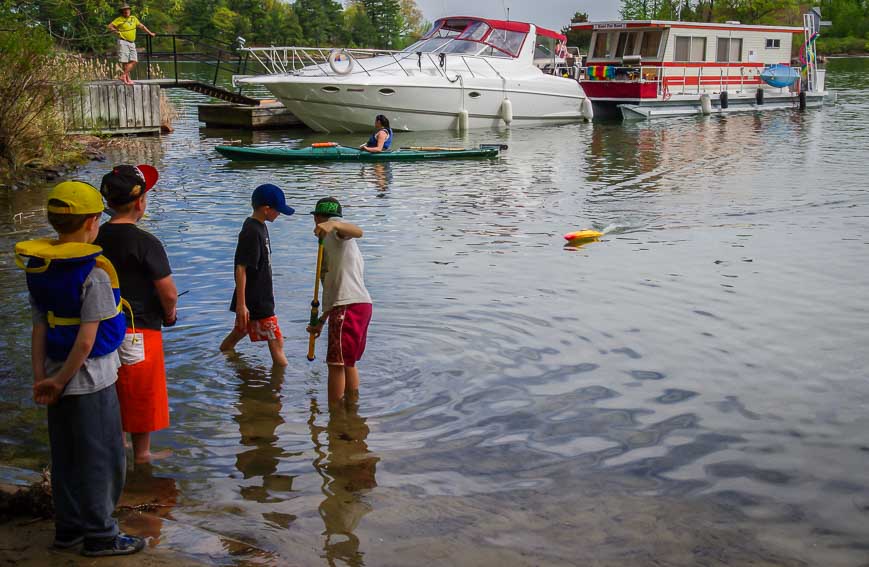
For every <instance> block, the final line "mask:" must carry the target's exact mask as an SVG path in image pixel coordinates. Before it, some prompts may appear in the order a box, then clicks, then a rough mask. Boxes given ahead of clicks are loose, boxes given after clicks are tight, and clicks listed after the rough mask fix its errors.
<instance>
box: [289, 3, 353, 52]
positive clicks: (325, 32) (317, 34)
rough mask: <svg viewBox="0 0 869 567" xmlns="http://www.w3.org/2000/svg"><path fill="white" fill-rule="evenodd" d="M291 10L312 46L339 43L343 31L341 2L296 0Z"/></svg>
mask: <svg viewBox="0 0 869 567" xmlns="http://www.w3.org/2000/svg"><path fill="white" fill-rule="evenodd" d="M293 11H294V12H295V13H296V16H297V17H298V19H299V25H300V26H301V27H302V33H303V35H304V37H305V40H306V41H307V42H308V43H310V44H312V45H314V46H318V45H329V44H333V45H334V44H337V43H340V40H341V39H342V36H343V31H344V30H343V26H342V25H341V24H342V21H343V15H344V14H343V10H342V7H341V4H339V3H338V2H335V1H334V0H296V3H295V4H293Z"/></svg>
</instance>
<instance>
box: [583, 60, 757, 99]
mask: <svg viewBox="0 0 869 567" xmlns="http://www.w3.org/2000/svg"><path fill="white" fill-rule="evenodd" d="M737 69H738V70H739V74H738V75H737V74H736V73H734V71H736V70H737ZM760 70H761V68H760V67H757V66H745V65H740V66H738V67H737V66H736V65H733V66H730V67H721V68H719V69H718V77H715V75H714V73H709V72H708V70H706V71H704V67H702V66H701V67H696V68H689V67H681V69H673V68H670V67H663V66H632V67H620V66H614V65H597V66H596V65H590V66H587V67H585V68H584V69H583V71H584V73H583V75H584V78H583V79H582V80H586V81H594V82H620V83H640V84H655V88H656V91H657V94H658V96H663V97H664V98H668V97H669V96H671V95H674V94H680V95H685V94H701V93H703V92H704V91H706V90H708V89H709V88H710V87H715V86H717V87H718V92H722V91H724V90H728V89H729V88H730V87H732V86H738V90H737V91H736V92H739V93H742V92H744V91H745V89H746V87H747V86H750V87H752V88H754V87H756V86H759V85H760V84H761V80H760ZM731 73H733V74H731ZM737 81H738V82H737Z"/></svg>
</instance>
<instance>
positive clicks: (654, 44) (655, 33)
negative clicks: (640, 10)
mask: <svg viewBox="0 0 869 567" xmlns="http://www.w3.org/2000/svg"><path fill="white" fill-rule="evenodd" d="M663 37H664V32H662V31H659V30H646V31H644V32H643V39H642V40H641V43H640V55H642V57H643V59H657V58H658V52H659V51H660V48H661V38H663Z"/></svg>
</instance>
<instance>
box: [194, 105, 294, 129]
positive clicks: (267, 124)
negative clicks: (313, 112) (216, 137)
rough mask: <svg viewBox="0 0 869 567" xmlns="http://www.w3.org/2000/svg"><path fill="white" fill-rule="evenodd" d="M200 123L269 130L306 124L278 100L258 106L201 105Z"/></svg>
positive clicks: (212, 126)
mask: <svg viewBox="0 0 869 567" xmlns="http://www.w3.org/2000/svg"><path fill="white" fill-rule="evenodd" d="M197 108H198V113H199V121H200V122H205V126H206V127H208V128H234V129H240V130H267V129H275V128H302V127H304V124H302V121H301V120H299V119H298V118H296V116H295V115H294V114H293V113H292V112H290V111H289V110H287V109H286V108H285V107H284V105H283V104H281V103H280V102H278V101H276V100H263V101H261V102H260V103H259V104H258V105H255V106H253V105H241V104H228V103H218V104H200V105H198V107H197Z"/></svg>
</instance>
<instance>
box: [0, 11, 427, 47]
mask: <svg viewBox="0 0 869 567" xmlns="http://www.w3.org/2000/svg"><path fill="white" fill-rule="evenodd" d="M118 1H119V0H50V1H46V2H32V1H26V0H0V28H19V27H22V26H26V27H37V26H38V27H40V28H42V29H43V30H45V31H48V32H49V33H50V34H51V35H52V36H53V37H54V38H55V40H56V41H58V42H60V44H61V45H62V46H63V47H64V48H67V49H72V50H76V51H98V52H106V51H110V50H111V49H112V48H113V46H114V42H115V37H114V36H113V35H112V34H110V33H108V32H107V30H106V25H107V24H108V23H109V22H110V21H111V20H112V19H114V18H115V17H117V6H118ZM130 3H131V5H132V7H133V14H134V15H136V16H137V17H138V18H139V19H140V20H141V21H142V22H143V23H144V24H145V25H147V26H148V27H149V28H150V29H151V30H153V31H154V32H156V33H157V34H171V33H189V34H194V35H200V36H203V37H205V38H209V39H215V40H220V41H223V42H233V41H234V40H235V39H236V38H237V37H239V36H242V37H244V38H245V40H247V43H248V45H324V46H329V45H344V44H348V43H349V44H352V45H353V46H358V47H377V48H394V49H397V48H400V47H402V46H403V45H406V44H407V43H410V42H412V41H415V40H416V39H417V38H418V37H419V36H420V35H421V34H422V33H423V32H424V31H425V29H426V28H425V26H426V23H425V22H424V21H423V18H422V13H421V12H420V11H419V9H418V8H417V6H416V2H415V1H414V0H352V1H351V2H349V4H348V6H347V8H346V9H345V8H344V6H343V5H342V2H339V1H336V0H295V2H290V1H288V0H131V2H130Z"/></svg>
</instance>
